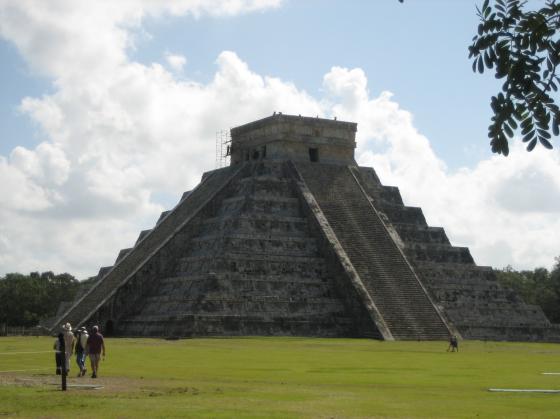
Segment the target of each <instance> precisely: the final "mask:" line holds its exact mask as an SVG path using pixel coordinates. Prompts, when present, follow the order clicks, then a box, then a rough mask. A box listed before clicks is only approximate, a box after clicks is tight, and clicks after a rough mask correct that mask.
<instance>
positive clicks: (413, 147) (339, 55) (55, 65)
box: [0, 0, 560, 278]
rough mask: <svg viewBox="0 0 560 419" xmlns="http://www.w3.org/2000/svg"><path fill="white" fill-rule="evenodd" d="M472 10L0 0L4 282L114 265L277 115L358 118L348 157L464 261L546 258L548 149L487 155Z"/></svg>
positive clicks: (490, 84)
mask: <svg viewBox="0 0 560 419" xmlns="http://www.w3.org/2000/svg"><path fill="white" fill-rule="evenodd" d="M479 3H480V2H479ZM475 4H476V2H475V1H474V0H454V1H453V2H449V1H446V0H439V1H438V0H422V1H420V0H406V1H405V2H404V4H401V3H400V2H398V1H397V0H377V1H369V2H366V1H359V0H344V1H343V0H205V1H201V0H175V1H153V0H121V1H119V2H114V1H108V0H99V1H96V2H90V1H85V0H84V1H81V0H50V1H41V2H39V1H32V0H27V1H26V0H0V62H1V63H2V65H0V194H1V195H0V196H2V199H1V200H0V275H3V274H5V273H8V272H24V273H26V272H30V271H46V270H52V271H55V272H69V273H71V274H73V275H75V276H77V277H78V278H86V277H88V276H91V275H95V274H96V273H97V271H98V269H99V267H101V266H109V265H112V264H113V263H114V259H115V258H116V256H117V254H118V251H119V249H121V248H127V247H131V246H132V245H133V244H134V242H135V241H136V238H137V236H138V234H139V232H140V231H141V230H144V229H148V228H151V227H152V226H153V225H154V224H155V222H156V220H157V218H158V217H159V214H160V213H161V212H162V211H164V210H166V209H170V208H172V207H173V206H174V205H175V204H176V203H177V202H178V200H179V198H180V196H181V194H182V193H183V192H184V191H186V190H190V189H192V188H193V187H194V186H195V185H196V184H197V183H198V182H199V181H200V178H201V176H202V173H203V172H205V171H209V170H212V169H214V167H215V137H216V132H217V131H219V130H222V129H226V130H227V129H229V128H231V127H235V126H237V125H242V124H244V123H247V122H250V121H252V120H255V119H260V118H263V117H266V116H269V115H271V114H272V113H273V112H275V111H276V112H283V113H286V114H296V115H297V114H302V115H308V116H316V115H319V116H321V117H325V118H333V117H337V118H338V119H339V120H347V121H354V122H357V123H358V133H357V149H356V160H357V161H358V163H359V164H360V165H363V166H371V167H374V169H375V170H376V172H377V173H378V175H379V177H380V178H381V181H382V182H383V183H384V184H386V185H395V186H398V187H399V188H400V191H401V193H402V195H403V198H404V200H405V203H406V204H407V205H410V206H419V207H421V208H422V209H423V211H424V214H425V216H426V219H427V221H428V223H429V224H430V225H432V226H442V227H444V228H445V230H446V232H447V235H448V236H449V238H450V240H451V242H452V243H453V244H454V245H456V246H468V247H469V248H470V250H471V253H472V254H473V257H474V258H475V261H476V262H477V263H478V264H480V265H488V266H493V267H496V268H502V267H505V266H507V265H511V266H513V267H514V268H516V269H533V268H535V267H540V266H544V267H547V268H550V267H551V266H552V265H553V263H554V258H555V257H556V256H559V255H560V234H558V233H559V232H560V153H559V148H560V144H559V143H558V140H556V139H555V140H554V144H555V148H554V150H553V151H548V150H544V149H543V148H542V147H537V148H536V149H535V151H533V152H531V153H527V152H526V151H525V150H524V147H523V145H522V144H520V142H519V141H518V140H515V141H513V143H512V145H511V153H510V155H509V156H508V157H507V158H505V157H503V156H500V155H494V154H492V153H491V152H490V149H489V145H488V137H487V126H488V124H489V119H490V116H491V114H490V112H491V111H490V107H489V100H490V97H491V95H492V94H495V93H496V92H497V91H498V89H499V88H500V83H499V81H497V80H495V79H494V78H493V77H492V76H491V75H489V74H484V75H479V74H475V73H473V72H472V70H471V63H470V62H469V60H468V53H467V47H468V45H469V43H470V40H471V38H472V36H473V35H474V34H475V30H476V26H477V24H478V22H477V17H476V14H475Z"/></svg>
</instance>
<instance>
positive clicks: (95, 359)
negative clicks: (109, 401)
mask: <svg viewBox="0 0 560 419" xmlns="http://www.w3.org/2000/svg"><path fill="white" fill-rule="evenodd" d="M86 345H87V349H86V352H87V354H88V355H89V360H90V362H91V370H92V371H93V374H91V378H97V370H98V369H99V361H100V359H101V354H103V359H105V341H104V340H103V335H102V334H101V333H99V326H93V329H92V333H91V335H89V338H88V340H87V344H86Z"/></svg>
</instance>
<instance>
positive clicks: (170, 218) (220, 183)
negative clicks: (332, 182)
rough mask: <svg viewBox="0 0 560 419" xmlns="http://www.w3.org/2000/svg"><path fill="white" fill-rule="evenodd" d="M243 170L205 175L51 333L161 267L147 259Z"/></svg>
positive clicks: (83, 317) (80, 322)
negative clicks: (140, 274) (136, 277)
mask: <svg viewBox="0 0 560 419" xmlns="http://www.w3.org/2000/svg"><path fill="white" fill-rule="evenodd" d="M243 169H244V166H239V167H235V168H231V167H229V168H224V169H221V170H217V171H214V172H210V173H209V174H206V175H205V176H204V177H203V181H202V182H201V183H200V184H199V185H198V186H197V187H196V188H195V190H193V191H192V193H191V194H190V195H189V199H185V200H183V201H181V202H180V203H179V204H178V205H177V206H176V207H175V208H174V209H173V210H172V211H170V212H169V214H167V215H166V216H165V217H164V218H163V219H160V221H158V225H157V227H158V228H155V229H153V230H152V231H150V232H149V233H147V234H145V235H144V237H143V238H142V239H141V240H139V241H138V242H137V243H136V245H135V246H134V247H133V248H132V249H130V250H128V249H127V250H126V251H121V254H119V258H117V262H116V263H115V265H114V266H112V267H110V269H109V271H108V272H103V273H102V272H100V274H99V275H98V278H97V280H96V281H95V283H94V284H93V285H92V287H91V288H90V289H88V290H87V292H86V293H85V294H84V295H83V296H81V297H80V298H79V299H77V300H76V301H74V302H73V304H72V305H71V307H70V308H69V309H67V310H65V311H64V313H63V314H62V315H61V316H59V317H58V318H56V319H55V321H54V322H53V325H52V326H51V328H52V329H51V330H54V328H56V327H57V325H59V324H62V323H65V322H70V323H71V324H72V325H73V326H80V325H83V324H84V323H85V322H86V320H88V319H89V318H91V316H92V315H93V314H94V313H96V312H97V311H98V310H99V309H100V308H101V306H103V305H104V304H105V303H106V302H107V301H108V300H109V299H110V298H111V297H112V296H113V295H114V294H115V292H116V291H117V290H118V289H119V287H121V286H123V285H125V284H126V283H127V282H128V280H129V279H130V278H132V276H134V275H135V274H136V273H137V272H138V271H139V270H143V271H146V270H150V269H159V268H161V267H155V266H152V265H150V264H149V263H148V262H149V261H150V260H151V257H152V256H153V255H154V254H155V253H157V252H158V251H159V250H160V249H161V248H162V247H163V246H164V245H165V244H166V243H167V242H168V241H169V240H171V239H172V238H173V237H175V235H176V234H177V231H178V230H180V229H181V228H182V227H183V226H184V225H186V224H187V223H189V221H191V219H192V218H194V217H196V216H197V214H198V213H199V212H200V211H201V209H202V208H204V207H205V206H206V204H207V203H208V202H209V201H211V200H212V198H213V197H214V196H215V195H216V194H218V193H219V192H220V191H221V190H222V189H223V188H224V187H225V186H226V185H227V184H228V183H229V182H230V181H231V179H232V178H234V177H235V176H236V175H238V174H239V172H241V170H243Z"/></svg>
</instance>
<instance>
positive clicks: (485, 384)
mask: <svg viewBox="0 0 560 419" xmlns="http://www.w3.org/2000/svg"><path fill="white" fill-rule="evenodd" d="M52 342H53V339H50V338H43V337H41V338H36V337H28V338H0V417H68V418H82V417H123V418H124V417H131V418H139V417H140V418H142V417H143V418H153V417H162V418H164V417H165V418H167V417H189V416H190V417H211V418H219V417H227V418H232V417H235V418H237V417H277V418H289V417H399V418H416V417H430V418H433V417H444V418H453V417H464V418H472V417H487V418H558V417H560V394H540V393H492V392H489V391H488V388H516V389H560V375H543V374H542V372H560V345H554V344H524V343H494V342H487V343H484V342H462V343H461V348H460V349H461V352H460V353H448V352H446V351H445V349H446V347H447V344H446V343H445V342H378V341H372V340H365V339H363V340H362V339H309V338H244V339H243V338H241V339H188V340H178V341H165V340H156V339H108V340H107V351H108V352H107V359H106V360H105V362H103V363H102V365H101V369H100V378H98V379H97V380H93V379H91V378H88V377H84V378H74V376H75V373H77V370H76V366H75V364H73V365H72V368H73V370H72V371H71V375H70V377H69V381H68V382H69V384H70V385H75V384H92V383H93V384H98V385H100V386H103V388H101V389H96V390H93V389H88V388H84V387H82V388H80V387H70V388H69V389H68V391H67V392H61V391H60V387H57V386H56V385H55V384H56V383H59V382H60V381H59V379H57V377H56V376H55V375H54V355H53V354H52V353H43V352H42V351H48V350H49V349H50V348H51V347H52ZM30 352H38V353H30ZM45 368H46V369H45ZM16 370H27V371H16Z"/></svg>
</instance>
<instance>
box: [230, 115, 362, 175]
mask: <svg viewBox="0 0 560 419" xmlns="http://www.w3.org/2000/svg"><path fill="white" fill-rule="evenodd" d="M357 126H358V124H356V123H355V122H343V121H337V120H332V119H323V118H310V117H304V116H295V115H283V114H282V113H275V114H274V115H272V116H269V117H267V118H263V119H259V120H258V121H254V122H250V123H248V124H245V125H241V126H238V127H236V128H233V129H232V130H231V165H236V164H240V163H242V162H245V161H251V160H263V159H266V160H293V161H300V162H301V161H311V162H321V163H330V164H356V162H355V161H354V149H355V148H356V130H357Z"/></svg>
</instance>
